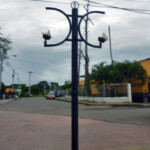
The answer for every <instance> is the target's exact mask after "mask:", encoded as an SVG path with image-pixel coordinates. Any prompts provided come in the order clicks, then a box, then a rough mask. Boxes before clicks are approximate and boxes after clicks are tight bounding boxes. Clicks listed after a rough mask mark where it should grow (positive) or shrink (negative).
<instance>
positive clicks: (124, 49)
mask: <svg viewBox="0 0 150 150" xmlns="http://www.w3.org/2000/svg"><path fill="white" fill-rule="evenodd" d="M47 1H48V0H47ZM52 1H55V0H52ZM52 1H51V2H52ZM77 1H78V2H79V3H80V4H82V5H80V6H79V15H83V14H85V9H84V6H83V4H85V5H86V2H85V1H84V0H77ZM92 1H94V2H100V3H104V4H108V5H113V6H118V7H124V8H132V9H144V10H150V2H149V1H148V0H132V1H131V0H117V1H115V2H114V0H107V1H106V0H105V1H104V0H101V1H100V0H92ZM51 2H39V1H31V0H0V27H1V32H2V33H3V35H4V36H5V37H9V38H10V39H11V41H12V42H13V44H12V50H11V51H9V52H8V55H9V60H7V61H5V62H4V65H3V66H4V71H3V75H2V76H3V77H2V82H4V83H5V84H6V85H10V84H12V69H15V83H18V82H19V83H21V84H26V85H29V71H31V72H33V73H32V75H31V83H32V84H37V83H38V82H40V81H43V80H46V81H48V82H58V83H59V84H60V85H62V84H64V82H65V81H68V80H71V43H70V42H65V43H64V44H62V45H60V46H57V47H46V48H45V47H44V46H43V42H44V40H43V39H42V32H46V31H47V30H48V29H50V31H51V34H52V40H50V41H49V43H55V42H60V41H62V40H63V39H64V38H65V37H66V35H67V34H68V29H69V25H68V21H67V20H66V18H65V17H64V16H63V15H62V14H60V13H59V12H55V11H50V10H45V7H55V8H59V9H61V10H63V11H64V12H66V13H67V14H71V7H70V4H61V3H51ZM55 2H65V3H71V2H72V1H70V0H63V1H61V0H57V1H55ZM97 6H99V5H97ZM93 10H99V11H105V15H104V14H95V15H94V14H92V15H90V16H89V17H90V18H91V20H92V22H93V23H94V25H93V24H92V23H90V22H89V29H88V30H89V42H91V43H92V44H98V41H97V37H98V36H101V35H102V33H103V32H105V33H106V34H107V35H108V26H109V25H110V28H111V38H112V54H113V59H114V61H120V62H123V61H125V60H129V61H139V60H143V59H146V58H149V57H150V15H147V14H140V13H135V12H129V11H125V10H118V9H112V8H104V7H96V4H93V3H91V6H90V11H93ZM83 28H84V22H83V23H82V25H81V31H82V35H84V29H83ZM81 46H82V50H83V53H84V43H82V45H81ZM88 53H89V57H90V64H89V70H90V71H91V68H92V66H93V65H94V64H98V63H100V62H103V61H105V62H107V63H108V64H110V63H111V57H110V52H109V41H107V42H106V43H104V44H103V46H102V48H101V49H97V48H91V47H88ZM14 54H15V55H17V57H13V56H12V55H14ZM84 64H85V63H84V59H83V58H82V60H81V74H80V75H84Z"/></svg>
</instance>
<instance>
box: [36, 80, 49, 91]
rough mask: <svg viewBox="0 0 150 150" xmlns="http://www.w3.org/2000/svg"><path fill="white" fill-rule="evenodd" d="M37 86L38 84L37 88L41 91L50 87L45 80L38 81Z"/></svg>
mask: <svg viewBox="0 0 150 150" xmlns="http://www.w3.org/2000/svg"><path fill="white" fill-rule="evenodd" d="M38 86H39V88H40V90H41V91H44V89H45V90H49V88H50V86H49V84H48V82H47V81H40V82H39V83H38Z"/></svg>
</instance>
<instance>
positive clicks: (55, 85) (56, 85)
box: [50, 82, 59, 90]
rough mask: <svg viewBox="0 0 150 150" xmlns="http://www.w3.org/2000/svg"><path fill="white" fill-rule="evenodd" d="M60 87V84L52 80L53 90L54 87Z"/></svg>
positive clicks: (51, 86)
mask: <svg viewBox="0 0 150 150" xmlns="http://www.w3.org/2000/svg"><path fill="white" fill-rule="evenodd" d="M58 87H59V84H58V83H57V82H51V83H50V88H51V90H53V89H54V88H58Z"/></svg>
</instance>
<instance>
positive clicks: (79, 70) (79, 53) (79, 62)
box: [78, 41, 82, 82]
mask: <svg viewBox="0 0 150 150" xmlns="http://www.w3.org/2000/svg"><path fill="white" fill-rule="evenodd" d="M81 52H82V50H81V41H80V42H79V67H78V82H79V80H80V66H81Z"/></svg>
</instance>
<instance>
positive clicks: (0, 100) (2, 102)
mask: <svg viewBox="0 0 150 150" xmlns="http://www.w3.org/2000/svg"><path fill="white" fill-rule="evenodd" d="M13 100H14V99H0V105H1V104H4V103H8V102H11V101H13Z"/></svg>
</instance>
